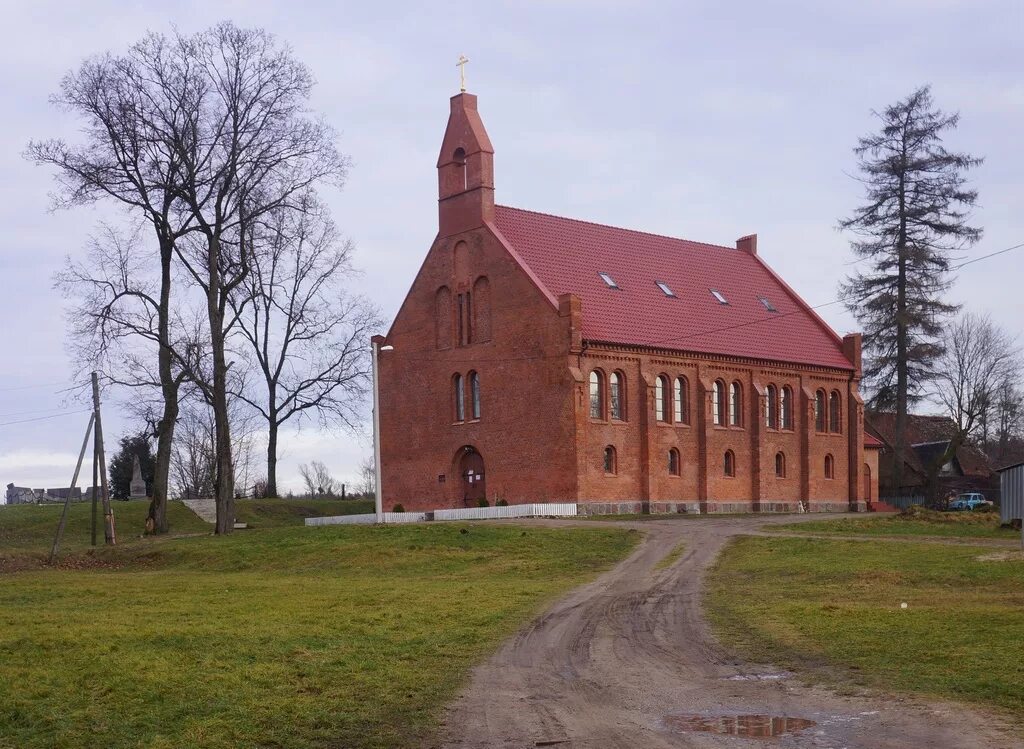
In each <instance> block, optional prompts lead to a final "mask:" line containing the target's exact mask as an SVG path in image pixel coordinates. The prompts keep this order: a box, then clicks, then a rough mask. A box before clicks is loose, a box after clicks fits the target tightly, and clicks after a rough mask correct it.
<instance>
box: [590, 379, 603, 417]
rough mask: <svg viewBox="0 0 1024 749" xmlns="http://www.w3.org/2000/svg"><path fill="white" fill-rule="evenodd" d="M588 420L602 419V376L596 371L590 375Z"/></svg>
mask: <svg viewBox="0 0 1024 749" xmlns="http://www.w3.org/2000/svg"><path fill="white" fill-rule="evenodd" d="M590 418H592V419H603V418H604V374H603V373H602V372H601V371H600V370H598V369H595V370H594V371H593V372H591V373H590Z"/></svg>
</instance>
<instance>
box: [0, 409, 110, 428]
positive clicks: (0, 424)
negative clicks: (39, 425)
mask: <svg viewBox="0 0 1024 749" xmlns="http://www.w3.org/2000/svg"><path fill="white" fill-rule="evenodd" d="M91 411H92V409H91V408H85V409H82V410H81V411H64V412H63V413H59V414H53V415H52V416H36V417H35V418H34V419H18V420H17V421H0V427H6V426H11V425H12V424H27V423H28V422H30V421H45V420H46V419H59V418H60V417H61V416H73V415H74V414H87V413H89V412H91Z"/></svg>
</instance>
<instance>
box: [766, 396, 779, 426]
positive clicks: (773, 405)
mask: <svg viewBox="0 0 1024 749" xmlns="http://www.w3.org/2000/svg"><path fill="white" fill-rule="evenodd" d="M764 423H765V426H766V427H768V428H769V429H778V428H779V389H778V388H777V387H775V386H774V385H769V386H768V387H767V389H766V390H765V396H764Z"/></svg>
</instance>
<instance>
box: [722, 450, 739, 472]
mask: <svg viewBox="0 0 1024 749" xmlns="http://www.w3.org/2000/svg"><path fill="white" fill-rule="evenodd" d="M724 462H725V465H724V466H723V468H724V470H725V475H726V476H730V477H731V476H735V475H736V456H735V455H733V452H732V450H726V451H725V461H724Z"/></svg>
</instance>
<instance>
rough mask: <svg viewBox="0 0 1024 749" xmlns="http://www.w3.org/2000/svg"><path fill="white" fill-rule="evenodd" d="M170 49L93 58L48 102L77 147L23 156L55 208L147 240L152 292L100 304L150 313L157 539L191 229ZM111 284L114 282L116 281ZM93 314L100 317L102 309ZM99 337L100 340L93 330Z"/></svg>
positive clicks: (184, 110) (183, 119)
mask: <svg viewBox="0 0 1024 749" xmlns="http://www.w3.org/2000/svg"><path fill="white" fill-rule="evenodd" d="M168 47H169V45H168V43H167V40H166V39H164V38H163V37H160V36H156V35H150V36H147V37H146V38H145V39H143V40H142V41H141V42H139V43H138V44H136V45H135V46H133V47H132V48H131V49H130V50H129V51H128V53H127V54H126V55H123V56H120V57H115V56H112V55H109V54H107V55H101V56H98V57H94V58H92V59H90V60H87V61H86V62H85V63H83V64H82V65H81V66H80V67H79V68H78V69H77V70H75V71H73V72H71V73H68V74H67V75H66V76H65V77H64V79H63V80H62V82H61V87H60V92H59V93H58V94H57V95H56V96H54V97H53V101H54V103H55V104H57V105H58V106H60V107H62V108H64V109H67V110H70V111H72V112H74V113H75V114H76V115H78V116H79V117H80V118H81V120H82V122H83V125H84V127H83V130H82V132H83V133H84V140H83V142H81V143H78V144H70V143H67V142H65V141H63V140H59V139H54V140H44V141H33V142H31V143H30V144H29V147H28V150H27V153H26V155H27V156H28V157H29V158H31V159H32V160H34V161H35V162H36V163H38V164H45V165H49V166H53V167H55V168H56V170H57V172H56V179H57V182H58V185H59V190H58V192H57V194H56V196H55V198H54V205H55V207H60V208H67V207H71V206H76V205H82V204H86V203H91V202H94V201H96V200H99V199H101V198H103V199H112V200H114V201H115V202H116V203H118V204H119V205H120V206H122V207H123V208H124V209H125V210H126V211H127V212H128V213H129V214H130V215H131V216H133V217H134V218H135V219H136V220H141V221H143V222H144V223H145V224H146V225H148V226H149V227H150V229H151V231H152V234H151V236H152V237H153V239H154V241H155V246H156V248H157V250H158V257H159V261H158V267H159V269H160V273H159V281H158V283H156V284H155V288H153V289H148V290H146V291H145V292H143V291H142V290H141V289H140V288H139V287H138V286H137V285H136V284H135V282H134V280H133V279H132V278H130V277H127V276H125V277H120V278H117V283H115V284H114V285H112V286H110V287H108V288H106V289H105V290H103V292H102V293H101V294H100V296H105V298H104V303H105V304H109V305H111V306H117V305H118V304H119V303H120V302H121V301H125V300H127V301H134V302H136V303H139V304H141V305H143V306H146V305H148V306H149V307H150V308H151V312H152V314H153V319H152V321H151V323H150V324H149V325H148V327H147V328H146V330H147V337H151V338H152V339H153V340H154V342H155V343H156V352H155V359H156V372H155V373H154V374H155V375H156V377H155V378H154V381H155V382H157V383H158V385H159V387H160V389H161V391H162V395H163V413H162V415H161V417H160V419H159V420H158V422H157V425H156V430H155V431H156V437H157V460H156V475H155V479H154V485H153V500H152V503H151V505H150V510H149V519H150V522H151V523H152V525H153V529H154V531H156V532H158V533H163V532H166V531H167V529H168V526H167V514H166V500H167V481H168V470H169V466H170V453H171V444H172V441H173V437H174V424H175V421H176V419H177V414H178V389H179V387H180V385H181V379H180V376H179V375H180V373H178V372H176V371H175V368H174V364H173V361H174V356H173V352H172V350H171V331H170V320H171V286H172V272H171V263H172V259H173V256H174V244H175V241H176V240H177V239H178V238H179V237H181V236H182V235H183V234H185V233H186V232H188V231H190V229H191V228H192V222H191V217H190V216H189V215H188V214H187V213H183V212H181V211H180V205H179V202H180V201H179V194H180V185H181V182H182V180H183V179H184V178H185V174H184V172H183V166H184V164H183V162H182V160H181V158H180V154H179V152H178V151H179V149H176V148H174V147H172V145H171V143H170V142H169V141H171V140H173V139H175V138H179V137H182V135H183V134H184V133H186V132H188V130H187V123H188V117H189V111H190V110H189V107H188V106H183V105H185V104H186V102H185V100H183V99H182V97H181V95H180V93H181V91H180V87H177V88H176V87H174V86H171V85H168V81H169V80H172V79H175V78H181V77H182V76H183V75H184V73H185V71H184V70H181V69H177V68H176V66H175V65H173V64H171V61H170V60H169V59H168V53H169V49H168ZM186 67H188V66H186ZM114 265H115V266H117V267H116V268H114V269H111V270H117V271H125V270H127V269H128V268H129V266H130V263H129V262H127V258H125V257H116V259H114ZM108 269H109V268H108ZM133 270H134V269H133ZM74 275H75V272H74V271H73V272H72V273H71V275H69V276H68V277H67V278H66V279H65V280H66V281H67V282H68V283H69V284H74V283H75V280H74ZM113 277H114V278H116V277H117V273H116V272H115V273H114V274H113ZM79 280H81V281H82V282H83V283H85V284H86V285H93V291H94V292H100V289H99V288H98V287H96V285H95V283H94V282H95V281H97V280H100V282H101V283H102V281H103V280H111V279H109V278H108V279H102V275H101V278H100V279H96V278H94V277H92V276H91V275H90V274H85V276H84V277H83V278H82V279H79ZM129 297H133V299H131V300H129V299H128V298H129ZM96 301H99V299H98V298H96ZM96 309H102V305H101V307H100V308H94V310H96ZM142 314H143V315H145V314H146V313H142ZM133 324H134V323H133ZM133 324H131V325H128V326H127V328H125V327H124V326H115V327H120V329H121V332H123V331H124V330H125V329H128V330H131V328H132V326H133ZM97 332H103V333H106V332H107V331H104V330H102V326H101V327H100V329H98V331H97ZM113 335H114V336H115V337H116V336H118V335H120V333H118V332H114V333H113ZM101 345H103V344H102V343H101Z"/></svg>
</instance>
